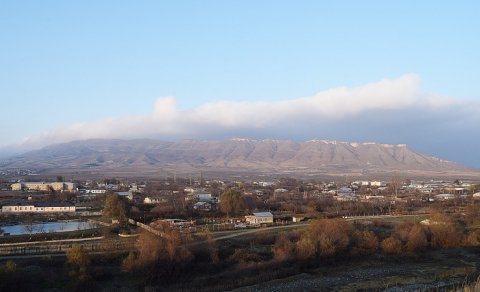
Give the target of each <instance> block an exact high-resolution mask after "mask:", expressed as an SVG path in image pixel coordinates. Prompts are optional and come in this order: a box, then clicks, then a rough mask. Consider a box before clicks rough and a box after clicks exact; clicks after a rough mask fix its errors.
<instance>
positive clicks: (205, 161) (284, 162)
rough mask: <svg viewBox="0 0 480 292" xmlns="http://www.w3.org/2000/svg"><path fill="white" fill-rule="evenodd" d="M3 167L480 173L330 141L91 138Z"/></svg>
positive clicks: (402, 151) (399, 151)
mask: <svg viewBox="0 0 480 292" xmlns="http://www.w3.org/2000/svg"><path fill="white" fill-rule="evenodd" d="M0 167H1V168H28V169H36V170H38V171H40V172H44V173H49V172H53V171H56V172H59V171H69V172H85V171H88V172H122V173H126V174H127V173H133V174H142V173H144V174H148V173H152V172H156V171H176V172H178V173H189V172H194V171H195V172H196V171H204V172H255V173H287V174H288V173H301V174H315V173H318V174H328V175H332V176H338V175H344V174H345V175H353V176H355V175H357V176H362V175H368V174H378V173H385V172H386V173H392V172H401V173H412V174H418V175H421V174H425V175H426V176H428V175H432V176H435V175H438V176H442V175H443V176H455V175H457V176H461V175H476V174H478V172H476V171H475V170H471V169H468V168H466V167H463V166H461V165H459V164H456V163H454V162H450V161H445V160H441V159H439V158H435V157H432V156H429V155H424V154H420V153H416V152H415V151H413V150H411V149H410V148H409V147H408V146H406V145H404V144H399V145H387V144H377V143H350V142H337V141H324V140H311V141H306V142H293V141H287V140H250V139H230V140H222V141H205V140H183V141H178V142H165V141H158V140H148V139H139V140H85V141H74V142H70V143H65V144H57V145H51V146H48V147H45V148H43V149H40V150H36V151H31V152H28V153H25V154H23V155H20V156H16V157H13V158H10V159H5V160H2V162H1V163H0Z"/></svg>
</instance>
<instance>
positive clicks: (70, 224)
mask: <svg viewBox="0 0 480 292" xmlns="http://www.w3.org/2000/svg"><path fill="white" fill-rule="evenodd" d="M97 227H98V225H97V224H95V223H91V222H85V221H62V222H48V223H33V224H17V225H9V226H1V227H0V229H1V230H2V231H3V232H4V233H5V234H7V233H9V234H10V235H23V234H38V233H54V232H67V231H76V230H86V229H93V228H97Z"/></svg>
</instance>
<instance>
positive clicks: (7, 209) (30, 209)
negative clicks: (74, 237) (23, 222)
mask: <svg viewBox="0 0 480 292" xmlns="http://www.w3.org/2000/svg"><path fill="white" fill-rule="evenodd" d="M65 212H75V206H67V207H63V206H62V207H35V206H34V205H29V206H3V207H2V213H65Z"/></svg>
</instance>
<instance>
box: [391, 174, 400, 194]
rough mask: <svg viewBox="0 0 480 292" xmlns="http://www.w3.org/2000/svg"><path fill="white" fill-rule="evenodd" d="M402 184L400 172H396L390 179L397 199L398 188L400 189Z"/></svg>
mask: <svg viewBox="0 0 480 292" xmlns="http://www.w3.org/2000/svg"><path fill="white" fill-rule="evenodd" d="M401 186H402V179H401V177H400V176H399V175H398V174H394V175H393V176H392V179H391V181H390V188H391V190H392V193H393V194H395V200H396V199H397V197H398V190H400V187H401Z"/></svg>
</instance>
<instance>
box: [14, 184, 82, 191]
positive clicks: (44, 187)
mask: <svg viewBox="0 0 480 292" xmlns="http://www.w3.org/2000/svg"><path fill="white" fill-rule="evenodd" d="M11 188H12V191H50V190H54V191H60V192H63V191H69V192H74V191H76V186H75V184H74V183H71V182H53V183H47V182H19V183H14V184H12V185H11Z"/></svg>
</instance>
